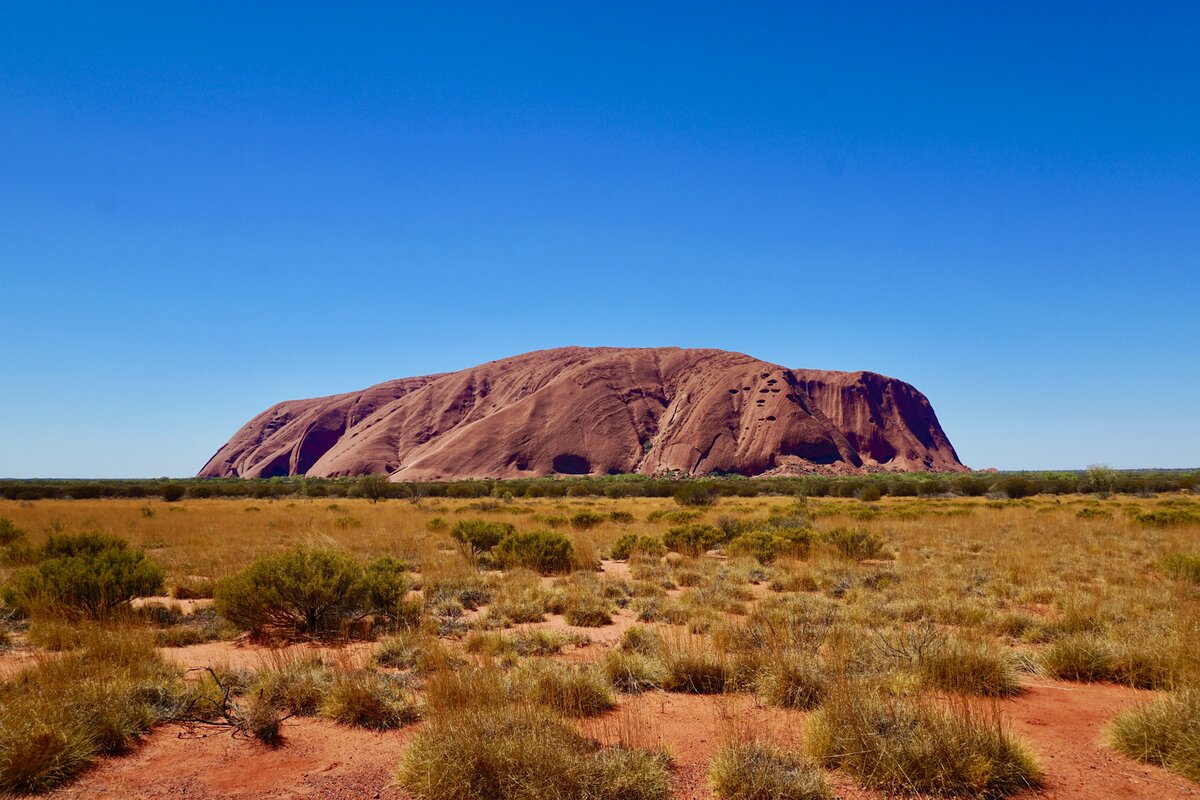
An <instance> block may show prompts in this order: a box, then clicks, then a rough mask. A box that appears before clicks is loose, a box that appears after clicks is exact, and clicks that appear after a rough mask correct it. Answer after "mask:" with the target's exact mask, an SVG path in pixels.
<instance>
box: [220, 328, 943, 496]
mask: <svg viewBox="0 0 1200 800" xmlns="http://www.w3.org/2000/svg"><path fill="white" fill-rule="evenodd" d="M397 465H399V466H397ZM389 467H390V468H393V469H394V470H395V471H394V472H391V473H390V474H391V478H392V479H393V480H397V481H420V480H455V479H460V478H518V477H521V478H528V477H534V476H547V475H588V474H591V475H602V474H618V473H625V472H633V471H636V472H640V473H644V474H664V473H671V472H682V473H691V474H709V473H729V474H732V473H738V474H742V475H763V474H768V475H773V474H802V473H806V472H821V473H836V474H841V473H853V472H858V471H861V470H863V469H867V470H877V469H885V470H901V471H903V470H936V471H956V470H962V469H965V468H964V467H963V466H962V464H961V463H960V462H959V460H958V456H957V455H956V454H955V452H954V448H953V446H952V445H951V444H950V441H949V440H948V439H947V438H946V435H945V433H944V432H943V431H942V428H941V426H940V424H939V423H938V421H937V417H936V416H935V415H934V413H933V409H932V407H931V406H930V405H929V401H928V400H927V399H926V398H925V396H924V395H922V394H921V393H920V392H918V391H917V390H916V389H914V388H913V387H912V386H910V385H908V384H906V383H904V382H903V381H899V380H896V379H894V378H887V377H884V376H882V375H878V374H875V373H870V372H833V371H825V370H803V369H792V370H789V369H785V368H784V367H781V366H779V365H776V364H770V363H768V362H765V361H761V360H759V359H756V358H753V357H751V356H747V355H744V354H742V353H731V352H727V351H723V350H707V349H680V348H674V347H661V348H609V347H595V348H585V347H565V348H559V349H557V350H543V351H538V352H534V353H526V354H525V355H521V356H514V357H512V358H507V359H502V360H500V361H493V362H489V363H487V364H481V365H479V366H477V367H472V368H470V369H466V370H462V371H460V372H453V373H444V374H440V375H428V376H422V377H415V378H404V379H400V380H394V381H387V382H385V383H381V384H378V385H376V386H372V387H369V388H367V389H365V390H362V391H359V392H350V393H346V394H341V395H334V396H332V397H323V398H315V399H310V400H295V401H288V402H284V403H279V404H277V405H275V406H272V407H271V408H270V409H268V410H267V411H264V412H263V413H262V414H259V415H258V416H257V417H255V418H254V419H253V420H251V421H250V422H249V423H247V424H246V425H245V426H244V427H243V428H242V429H241V430H239V431H238V432H237V433H236V434H235V435H234V437H233V438H232V439H231V440H230V441H229V442H228V443H226V444H225V445H224V446H223V447H222V448H221V449H220V450H218V451H217V453H216V455H214V456H213V458H212V459H211V460H210V461H209V463H208V464H207V465H205V467H204V469H202V470H201V472H200V474H201V475H202V476H210V477H232V476H242V477H269V476H273V475H284V474H288V473H289V472H290V473H291V474H305V475H310V476H313V477H336V476H343V475H361V474H364V473H368V472H383V471H385V470H387V469H388V468H389Z"/></svg>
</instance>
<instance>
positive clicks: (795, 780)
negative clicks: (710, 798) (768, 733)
mask: <svg viewBox="0 0 1200 800" xmlns="http://www.w3.org/2000/svg"><path fill="white" fill-rule="evenodd" d="M708 782H709V785H710V786H712V790H713V794H715V795H716V796H717V797H718V798H719V800H833V798H834V793H833V790H832V789H830V787H829V783H828V781H826V780H825V776H824V775H823V774H821V770H820V769H819V768H818V767H817V765H816V764H814V763H813V762H812V761H811V760H809V759H807V758H805V757H804V756H802V755H800V754H798V753H793V752H790V751H788V750H784V749H783V748H781V747H777V746H775V745H770V744H764V743H761V742H732V743H730V744H727V745H725V746H723V747H722V748H721V749H720V750H718V751H717V754H716V756H714V757H713V760H712V764H711V765H710V766H709V770H708Z"/></svg>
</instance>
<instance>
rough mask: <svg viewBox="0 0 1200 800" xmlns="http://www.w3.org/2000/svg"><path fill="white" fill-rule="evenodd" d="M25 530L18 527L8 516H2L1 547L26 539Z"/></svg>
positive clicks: (0, 525)
mask: <svg viewBox="0 0 1200 800" xmlns="http://www.w3.org/2000/svg"><path fill="white" fill-rule="evenodd" d="M24 539H25V531H23V530H21V529H20V528H18V527H17V526H16V525H15V524H13V521H12V520H11V519H9V518H8V517H0V547H8V546H9V545H11V544H15V543H17V542H20V541H24Z"/></svg>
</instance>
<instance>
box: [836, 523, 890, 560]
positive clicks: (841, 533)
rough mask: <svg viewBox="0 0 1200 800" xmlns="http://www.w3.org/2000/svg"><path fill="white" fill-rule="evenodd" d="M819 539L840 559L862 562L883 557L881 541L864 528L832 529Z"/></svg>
mask: <svg viewBox="0 0 1200 800" xmlns="http://www.w3.org/2000/svg"><path fill="white" fill-rule="evenodd" d="M821 538H822V539H823V540H824V541H825V542H826V543H828V544H829V545H831V546H832V547H833V549H834V551H835V552H837V553H838V554H839V555H840V556H842V558H847V559H850V560H852V561H863V560H866V559H869V558H882V557H883V556H884V554H885V553H884V549H883V540H882V539H880V538H879V537H878V536H876V535H875V534H873V533H871V532H870V531H868V530H867V529H866V528H832V529H830V530H827V531H825V532H824V533H823V534H822V535H821Z"/></svg>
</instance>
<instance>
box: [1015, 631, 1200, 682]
mask: <svg viewBox="0 0 1200 800" xmlns="http://www.w3.org/2000/svg"><path fill="white" fill-rule="evenodd" d="M1174 656H1175V653H1174V652H1173V651H1172V649H1171V648H1169V647H1166V646H1165V645H1164V644H1163V643H1161V642H1159V643H1154V642H1150V643H1137V642H1132V641H1122V642H1114V641H1110V640H1108V639H1106V638H1104V637H1102V636H1099V635H1097V634H1089V633H1080V634H1074V635H1071V636H1064V637H1062V638H1060V639H1057V640H1055V641H1053V642H1051V643H1050V644H1049V645H1048V646H1047V647H1046V648H1045V649H1044V650H1043V651H1042V653H1041V657H1040V659H1039V665H1040V666H1041V668H1042V671H1043V672H1045V673H1046V674H1047V675H1049V676H1050V677H1052V678H1059V679H1062V680H1068V681H1079V682H1081V683H1092V682H1096V681H1112V682H1113V683H1121V684H1125V685H1126V686H1133V687H1135V688H1139V689H1161V688H1165V687H1166V686H1169V685H1170V684H1171V683H1172V682H1173V681H1174V680H1175V679H1176V678H1177V677H1178V676H1177V675H1176V672H1177V671H1178V666H1177V664H1175V663H1174V661H1173V657H1174Z"/></svg>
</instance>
